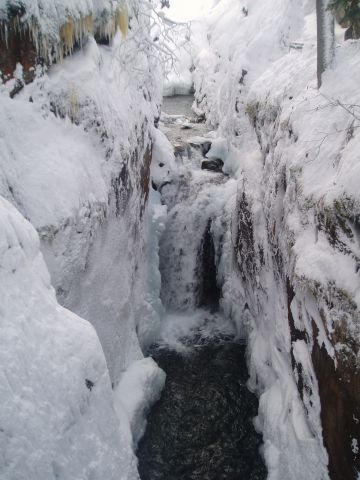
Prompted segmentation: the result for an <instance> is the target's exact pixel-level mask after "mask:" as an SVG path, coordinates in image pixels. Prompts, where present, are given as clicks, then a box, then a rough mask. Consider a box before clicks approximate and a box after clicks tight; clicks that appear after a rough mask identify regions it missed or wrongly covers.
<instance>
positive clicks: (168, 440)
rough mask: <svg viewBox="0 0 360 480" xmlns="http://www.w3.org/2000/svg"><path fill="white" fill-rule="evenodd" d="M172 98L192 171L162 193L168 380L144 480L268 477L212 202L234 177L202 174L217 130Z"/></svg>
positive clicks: (146, 443) (162, 353)
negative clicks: (219, 258)
mask: <svg viewBox="0 0 360 480" xmlns="http://www.w3.org/2000/svg"><path fill="white" fill-rule="evenodd" d="M164 100H165V102H164V106H163V115H162V120H161V123H160V128H161V129H162V130H163V132H164V133H165V134H166V135H167V137H168V139H169V140H170V142H171V143H172V144H173V146H174V151H175V153H176V152H177V150H176V149H178V153H177V161H178V162H181V163H182V165H183V167H182V168H183V171H182V174H181V175H180V176H179V180H178V181H177V182H175V181H174V182H172V183H170V184H169V185H166V188H164V189H163V191H162V192H161V194H162V201H163V203H166V204H167V205H168V211H169V213H168V220H167V224H166V229H165V232H164V234H163V237H162V239H161V241H160V271H161V274H162V281H163V285H162V293H161V296H162V301H163V303H164V306H165V307H166V308H167V311H168V316H167V318H166V319H165V320H164V326H163V331H162V335H161V338H160V339H159V341H158V343H157V344H156V345H153V346H152V347H151V349H150V352H149V354H150V355H151V356H152V357H153V358H154V360H155V361H156V362H157V363H158V365H159V366H160V367H161V368H162V369H163V370H164V371H165V372H166V375H167V377H166V384H165V388H164V390H163V392H162V395H161V398H160V400H159V401H158V402H157V403H156V404H155V406H154V407H153V408H152V410H151V412H150V413H149V415H148V425H147V429H146V432H145V435H144V436H143V438H142V440H141V441H140V443H139V446H138V451H137V456H138V459H139V474H140V477H141V479H142V480H235V479H236V480H241V479H243V480H262V479H265V478H266V475H267V472H266V467H265V465H264V461H263V459H262V457H261V454H260V448H261V443H262V439H261V435H259V434H258V433H257V432H256V431H255V429H254V426H253V418H254V417H255V416H256V414H257V410H258V400H257V398H256V396H255V395H253V394H252V393H251V392H250V391H249V390H248V388H247V385H246V383H247V379H248V371H247V366H246V345H245V343H244V340H242V339H239V338H238V337H237V336H236V334H235V331H234V330H233V327H232V326H231V325H228V323H229V322H226V321H225V319H224V318H223V317H222V315H221V311H220V309H219V295H220V289H219V287H218V286H217V281H216V266H215V264H216V262H215V253H216V252H215V246H214V242H213V239H212V237H211V228H210V226H211V219H210V218H209V217H208V215H209V214H208V213H207V212H208V209H207V208H206V205H207V204H206V202H205V200H204V198H205V199H206V201H207V202H208V203H209V204H210V203H211V196H209V195H208V193H207V192H208V191H209V189H210V191H211V189H213V190H214V189H217V188H218V189H221V188H224V184H225V182H226V177H225V176H224V175H223V174H222V173H221V172H209V171H206V170H202V169H201V160H202V157H203V153H202V154H201V153H199V148H198V147H197V145H195V146H194V143H193V142H192V138H193V137H196V138H197V139H199V138H200V137H203V138H204V139H203V144H206V135H207V130H206V127H205V125H204V124H203V123H197V121H196V118H195V115H194V114H193V113H192V111H191V104H192V101H193V99H192V97H170V98H167V99H164ZM184 126H185V128H184ZM180 146H181V148H180ZM200 151H201V149H200ZM204 192H205V193H204ZM201 197H203V200H201V202H202V203H201V209H199V208H197V206H198V205H197V203H196V202H197V201H199V200H198V199H199V198H200V199H201ZM202 211H203V212H204V213H203V215H201V212H202Z"/></svg>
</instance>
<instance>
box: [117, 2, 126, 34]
mask: <svg viewBox="0 0 360 480" xmlns="http://www.w3.org/2000/svg"><path fill="white" fill-rule="evenodd" d="M116 23H117V26H118V27H119V29H120V32H121V34H122V36H123V38H126V36H127V34H128V31H129V13H128V8H127V6H126V5H125V6H123V7H121V9H120V10H119V11H118V13H117V22H116Z"/></svg>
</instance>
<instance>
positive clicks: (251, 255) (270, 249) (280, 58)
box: [194, 0, 360, 480]
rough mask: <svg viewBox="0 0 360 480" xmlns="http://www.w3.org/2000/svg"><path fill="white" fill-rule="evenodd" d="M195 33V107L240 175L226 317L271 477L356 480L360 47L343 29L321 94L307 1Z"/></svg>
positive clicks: (226, 1)
mask: <svg viewBox="0 0 360 480" xmlns="http://www.w3.org/2000/svg"><path fill="white" fill-rule="evenodd" d="M197 34H198V40H197V42H198V55H197V57H196V59H195V67H196V69H195V72H194V77H195V88H196V99H197V102H196V104H197V105H196V106H197V109H198V111H199V112H200V113H201V112H204V113H205V114H206V115H207V119H208V122H209V123H211V124H212V125H214V126H218V137H219V139H218V140H217V141H213V149H214V152H215V151H216V153H217V154H218V155H219V154H220V158H222V159H223V161H224V162H225V169H226V171H227V172H228V173H229V174H231V175H232V176H234V177H235V178H237V179H238V193H237V200H236V204H235V207H234V219H233V222H232V239H233V246H234V247H235V248H234V254H235V259H236V263H237V266H238V270H239V271H238V274H237V275H234V273H230V271H229V269H227V268H225V277H224V285H223V297H224V302H225V303H224V307H226V311H228V312H229V314H231V315H232V316H233V318H235V319H236V321H238V322H239V323H240V325H243V327H244V328H245V330H246V331H248V338H249V346H248V354H249V367H250V374H251V378H250V381H249V386H250V387H251V388H252V389H254V390H255V391H257V392H258V394H259V395H260V408H259V416H258V418H257V421H256V424H257V427H258V428H259V429H260V430H261V431H262V432H263V435H264V442H265V443H264V454H265V458H266V461H267V465H268V468H269V475H270V478H272V479H284V480H285V479H288V478H296V479H306V478H314V479H323V478H328V475H329V474H330V476H331V478H335V479H342V478H354V479H355V478H356V471H357V470H359V468H360V465H359V456H358V454H356V453H354V451H353V448H352V439H353V438H359V436H360V428H359V422H358V418H359V411H358V408H359V407H358V405H359V400H360V398H359V391H358V387H357V386H356V385H357V384H358V381H357V376H358V368H359V367H358V365H359V354H358V352H359V274H358V258H359V245H358V215H359V200H360V198H359V194H358V189H357V188H356V184H357V180H358V178H359V175H358V168H359V167H358V165H359V163H358V161H357V160H358V151H359V141H360V136H359V133H358V129H357V123H358V118H359V111H358V107H357V105H359V103H360V101H359V100H360V99H359V93H358V83H357V80H356V79H357V78H358V77H359V72H360V62H359V56H358V50H359V44H358V42H349V43H346V44H342V43H341V41H340V38H341V36H342V33H341V32H340V34H339V35H338V37H337V38H338V40H339V41H340V44H339V46H338V48H337V51H336V58H335V62H334V65H333V67H332V68H331V69H329V70H328V71H327V72H326V73H325V75H324V77H323V86H322V88H321V90H320V91H318V90H317V82H316V18H315V11H314V5H313V3H312V2H308V1H306V0H304V1H303V2H293V1H291V0H278V1H276V2H263V1H253V2H251V4H248V5H247V4H245V3H242V2H240V3H239V2H234V1H231V0H222V1H219V2H217V4H216V6H215V7H214V8H213V9H212V11H211V13H210V15H209V16H208V18H207V20H206V22H205V23H204V22H202V23H201V24H199V25H198V27H197ZM294 45H298V46H299V45H300V47H301V48H300V47H298V48H294ZM210 153H211V152H210ZM224 258H225V257H224ZM220 268H221V266H220ZM235 276H237V277H238V280H237V282H235V281H234V277H235ZM239 328H240V329H241V327H239ZM334 419H336V421H334Z"/></svg>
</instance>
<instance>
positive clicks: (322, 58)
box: [316, 0, 335, 88]
mask: <svg viewBox="0 0 360 480" xmlns="http://www.w3.org/2000/svg"><path fill="white" fill-rule="evenodd" d="M328 5H329V0H316V20H317V79H318V88H320V87H321V80H322V74H323V73H324V72H325V70H326V69H327V67H328V66H330V65H331V63H332V60H333V58H334V54H335V36H334V16H333V14H332V12H331V11H330V10H329V9H328Z"/></svg>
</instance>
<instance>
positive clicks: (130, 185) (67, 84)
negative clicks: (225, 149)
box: [0, 0, 163, 480]
mask: <svg viewBox="0 0 360 480" xmlns="http://www.w3.org/2000/svg"><path fill="white" fill-rule="evenodd" d="M4 5H5V4H4V2H1V3H0V11H2V13H3V12H4ZM118 5H120V3H119V4H118V3H116V4H115V3H114V2H102V1H100V2H92V1H89V2H87V1H82V2H71V1H68V2H66V1H65V2H60V1H59V2H45V1H42V2H40V1H39V2H27V4H26V7H27V15H28V16H30V15H32V14H33V15H35V17H36V21H38V22H39V24H40V28H41V29H42V33H43V34H45V33H46V34H49V36H50V37H51V35H52V34H54V35H55V37H56V36H57V35H58V32H59V27H60V25H61V24H62V22H63V21H64V20H66V19H67V17H68V15H72V16H73V18H75V19H78V18H79V17H84V15H87V13H88V12H90V11H92V12H93V14H94V15H93V17H94V20H95V21H96V15H97V13H98V11H100V10H101V9H102V8H103V7H106V10H112V9H113V8H115V7H117V6H118ZM128 6H129V9H131V8H136V9H137V10H138V11H139V15H138V17H137V19H134V18H133V19H132V26H133V31H132V32H129V34H128V36H127V38H126V39H124V38H122V37H121V35H120V34H119V33H118V34H116V35H115V37H114V39H113V41H112V43H111V45H110V46H107V47H103V46H99V45H97V44H96V42H95V40H94V38H93V37H91V36H90V37H89V38H88V39H87V42H86V45H83V48H82V49H81V50H80V51H78V52H76V53H75V54H73V55H71V56H69V57H67V58H66V59H65V60H64V61H63V62H59V63H57V64H56V65H52V66H51V67H49V68H47V69H42V68H37V70H36V78H35V80H34V82H33V83H31V84H29V85H26V86H25V87H24V88H23V90H22V91H21V92H20V93H18V94H17V95H16V96H15V97H14V98H13V99H10V98H9V91H11V90H12V87H13V84H14V81H13V80H10V81H9V82H7V83H5V84H1V85H0V112H1V113H0V131H1V133H0V150H1V155H0V195H1V197H0V205H1V211H0V223H1V228H0V244H1V245H3V248H2V249H0V251H1V254H0V256H1V258H3V261H4V268H0V278H1V280H0V284H1V287H0V289H1V293H2V300H3V298H4V303H2V306H1V307H0V323H1V325H0V328H1V332H2V335H1V339H0V343H1V352H0V356H1V373H0V375H2V376H3V380H2V382H1V386H0V389H1V392H0V393H1V398H2V399H4V402H5V401H6V403H3V405H4V408H1V411H0V415H1V421H0V424H1V429H0V442H1V447H0V450H1V454H0V472H1V474H0V476H1V478H4V479H5V478H6V479H10V478H11V479H12V478H14V479H19V478H25V477H26V478H29V480H32V479H34V480H35V479H37V480H41V479H44V480H45V479H46V480H48V479H50V478H59V479H64V480H65V479H69V478H74V479H75V478H79V479H85V478H94V479H100V478H108V479H112V478H117V479H119V478H121V479H124V480H125V479H126V480H137V479H138V473H137V465H136V457H135V454H134V446H135V444H136V442H137V440H138V439H139V435H140V427H139V428H136V429H135V427H134V425H135V423H138V424H139V425H140V424H141V425H144V415H145V414H146V412H147V409H148V408H149V407H150V404H151V401H150V400H151V398H155V396H156V395H158V394H159V391H160V388H161V386H162V384H163V373H162V372H161V371H160V370H159V369H157V368H156V367H155V365H151V362H150V360H149V359H144V355H143V352H142V350H141V347H144V348H146V345H147V344H148V343H149V342H151V341H152V338H153V336H154V335H155V334H156V332H155V331H156V326H157V325H158V324H159V323H160V317H161V308H162V307H161V302H160V300H159V298H158V294H157V298H155V297H156V291H157V290H156V289H158V290H159V288H160V287H159V285H157V286H156V285H155V286H154V287H153V291H152V292H148V284H150V283H151V284H152V281H153V279H154V278H155V277H156V265H157V264H158V259H157V258H156V255H157V238H158V235H159V234H160V231H161V215H162V214H161V206H155V203H156V201H154V205H153V206H152V207H151V208H149V211H147V210H146V208H145V203H146V188H147V186H146V179H145V178H144V179H143V183H142V182H141V179H140V178H141V175H144V176H145V175H146V160H145V158H147V157H146V153H147V152H149V150H151V132H152V124H153V121H154V118H155V117H156V116H157V115H158V109H159V104H160V101H161V92H162V79H161V70H160V67H159V64H158V56H157V55H156V52H155V51H154V50H153V45H152V43H151V41H150V39H149V25H148V22H149V17H148V10H147V8H148V6H147V5H145V4H144V3H142V2H137V1H136V0H134V1H131V2H128ZM40 7H41V8H40ZM1 8H2V10H1ZM66 9H68V10H66ZM98 9H99V10H98ZM37 15H38V17H37ZM26 18H28V17H26ZM23 20H24V21H25V20H26V19H25V18H24V19H23ZM55 37H54V38H55ZM56 38H57V37H56ZM50 40H51V41H52V40H53V39H52V38H50ZM140 44H141V46H142V47H143V48H141V49H140V48H139V45H140ZM17 71H18V74H19V75H20V74H21V69H20V68H18V69H17ZM3 197H5V198H6V200H4V199H3ZM7 201H9V202H10V203H11V204H12V205H13V206H10V204H9V203H8V202H7ZM14 207H15V208H16V209H17V212H16V210H15V208H14ZM25 218H26V219H27V220H28V221H29V222H30V223H31V225H30V223H28V222H27V221H26V220H25ZM147 220H148V221H149V223H150V224H151V225H152V227H151V228H150V230H151V229H152V231H153V233H149V238H150V237H151V238H153V242H152V247H151V248H150V246H149V251H147V249H146V245H145V235H146V234H147V228H148V227H147V226H146V221H147ZM35 229H36V231H37V233H36V231H35ZM39 237H40V238H39ZM9 242H10V243H9ZM8 243H9V245H10V246H11V249H9V250H7V249H8ZM40 251H41V253H40ZM147 257H149V258H150V257H151V258H152V259H153V263H152V266H151V264H149V266H147V265H146V258H147ZM44 260H45V262H44ZM45 263H46V266H45ZM5 267H6V268H5ZM147 277H148V278H147ZM158 282H159V279H158ZM55 294H56V297H57V299H56V298H55ZM5 300H6V302H5ZM57 302H59V303H61V305H62V306H60V305H59V304H58V303H57ZM63 307H66V308H68V310H66V309H65V308H63ZM70 310H71V311H70ZM71 312H74V313H71ZM78 315H80V316H81V317H82V318H80V316H78ZM85 319H86V320H85ZM88 322H91V324H92V326H91V325H90V323H88ZM140 323H142V324H143V328H142V329H141V328H139V325H140ZM93 327H95V329H96V333H95V330H94V328H93ZM154 332H155V333H154ZM99 340H100V341H99ZM134 362H135V363H134ZM133 364H134V366H133ZM129 369H130V370H129ZM126 379H127V380H126ZM131 379H133V380H131ZM120 381H124V382H125V381H127V382H128V386H127V387H126V388H125V387H124V389H123V390H121V388H120V390H117V389H116V387H117V386H118V384H119V382H120ZM129 382H130V383H129ZM132 382H133V383H132ZM93 384H94V385H93ZM112 387H113V388H114V389H115V390H116V413H115V410H114V394H113V390H112ZM131 392H132V394H133V395H134V396H132V394H131ZM135 392H136V395H135ZM130 394H131V395H130ZM129 395H130V396H129ZM135 396H136V398H135ZM129 398H130V401H131V402H132V401H134V405H133V407H134V410H133V411H130V406H131V405H130V404H129V401H128V403H127V399H129ZM135 400H136V401H135ZM121 402H123V403H121ZM116 414H117V415H116ZM14 418H16V421H14V420H13V419H14ZM132 428H133V430H132ZM3 476H4V477H3Z"/></svg>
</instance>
